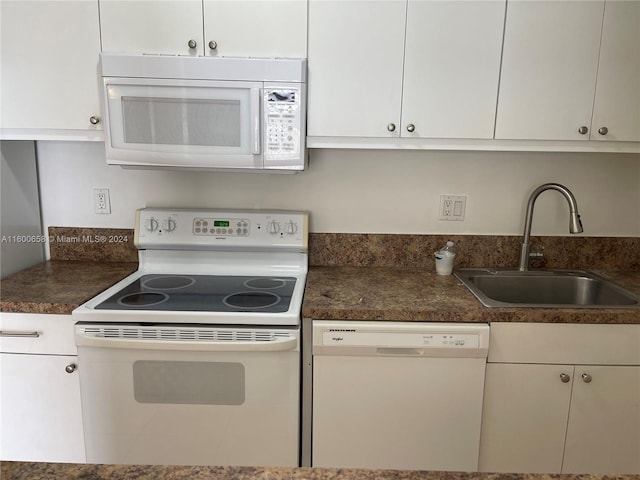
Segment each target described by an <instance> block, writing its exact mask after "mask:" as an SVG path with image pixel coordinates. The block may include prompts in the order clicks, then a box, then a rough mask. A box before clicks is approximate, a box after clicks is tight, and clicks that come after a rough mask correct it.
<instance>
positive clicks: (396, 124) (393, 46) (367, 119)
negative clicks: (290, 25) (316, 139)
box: [307, 0, 407, 137]
mask: <svg viewBox="0 0 640 480" xmlns="http://www.w3.org/2000/svg"><path fill="white" fill-rule="evenodd" d="M406 8H407V7H406V2H404V1H401V2H398V1H393V0H389V1H352V0H339V1H329V0H310V2H309V59H308V81H309V89H308V107H307V118H308V125H307V135H309V136H320V137H321V136H352V137H398V135H399V132H400V105H401V102H402V57H403V51H404V27H405V18H406Z"/></svg>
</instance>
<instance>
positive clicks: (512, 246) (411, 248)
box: [49, 227, 640, 271]
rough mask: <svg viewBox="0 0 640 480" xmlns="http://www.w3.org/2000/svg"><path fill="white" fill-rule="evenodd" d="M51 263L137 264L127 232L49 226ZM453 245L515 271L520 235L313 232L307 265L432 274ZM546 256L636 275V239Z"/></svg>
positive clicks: (543, 241)
mask: <svg viewBox="0 0 640 480" xmlns="http://www.w3.org/2000/svg"><path fill="white" fill-rule="evenodd" d="M49 236H50V238H51V239H52V241H51V243H50V251H51V259H52V260H84V261H107V262H108V261H113V262H136V261H137V260H138V255H137V250H136V248H135V246H134V244H133V230H131V229H100V228H75V227H50V228H49ZM447 240H451V241H453V242H455V244H456V246H455V248H456V252H457V256H456V267H457V268H461V267H506V268H508V267H514V268H515V267H516V266H517V265H518V260H519V252H520V242H521V240H522V239H521V237H519V236H497V235H385V234H341V233H337V234H336V233H312V234H311V235H310V238H309V265H311V266H338V265H350V266H392V267H405V268H406V267H409V268H424V269H427V270H429V271H431V270H434V271H435V268H434V257H433V253H434V252H435V251H436V250H439V249H440V248H441V247H442V246H443V245H444V244H445V243H446V242H447ZM532 250H534V251H535V250H540V251H542V252H543V254H544V256H543V257H542V258H540V259H536V260H534V261H532V262H531V266H532V268H582V269H596V270H597V269H602V270H624V271H640V238H638V237H635V238H633V237H610V238H608V237H532Z"/></svg>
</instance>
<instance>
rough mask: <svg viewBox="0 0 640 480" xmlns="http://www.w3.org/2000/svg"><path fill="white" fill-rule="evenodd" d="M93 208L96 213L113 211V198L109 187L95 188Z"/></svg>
mask: <svg viewBox="0 0 640 480" xmlns="http://www.w3.org/2000/svg"><path fill="white" fill-rule="evenodd" d="M93 208H94V211H95V213H100V214H104V213H111V199H110V198H109V189H108V188H94V189H93Z"/></svg>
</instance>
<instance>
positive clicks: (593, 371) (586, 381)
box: [562, 366, 640, 474]
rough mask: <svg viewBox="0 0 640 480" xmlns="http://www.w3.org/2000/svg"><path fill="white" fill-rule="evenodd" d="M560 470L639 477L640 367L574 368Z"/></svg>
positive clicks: (564, 471)
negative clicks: (630, 474)
mask: <svg viewBox="0 0 640 480" xmlns="http://www.w3.org/2000/svg"><path fill="white" fill-rule="evenodd" d="M562 472H563V473H627V474H629V473H634V474H640V367H635V366H630V367H609V366H606V367H605V366H577V367H576V371H575V380H574V382H573V396H572V398H571V413H570V414H569V427H568V429H567V443H566V447H565V453H564V464H563V468H562Z"/></svg>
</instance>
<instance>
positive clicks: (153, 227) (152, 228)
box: [144, 217, 158, 232]
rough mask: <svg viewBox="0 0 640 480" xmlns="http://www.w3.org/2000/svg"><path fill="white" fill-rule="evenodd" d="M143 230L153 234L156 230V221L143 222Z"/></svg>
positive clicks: (152, 219) (151, 219)
mask: <svg viewBox="0 0 640 480" xmlns="http://www.w3.org/2000/svg"><path fill="white" fill-rule="evenodd" d="M144 228H146V229H147V230H148V231H149V232H155V231H156V230H157V229H158V221H157V220H156V219H155V218H153V217H152V218H149V219H148V220H147V221H145V222H144Z"/></svg>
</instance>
